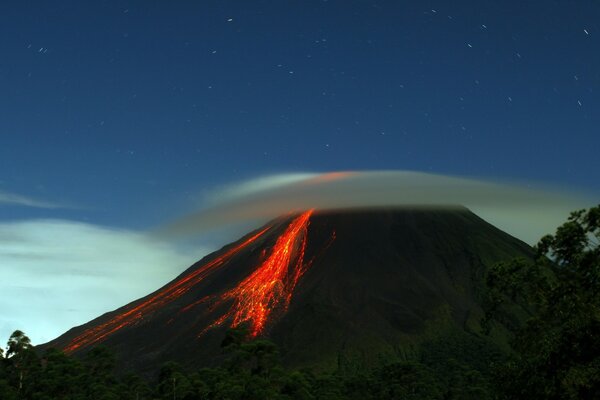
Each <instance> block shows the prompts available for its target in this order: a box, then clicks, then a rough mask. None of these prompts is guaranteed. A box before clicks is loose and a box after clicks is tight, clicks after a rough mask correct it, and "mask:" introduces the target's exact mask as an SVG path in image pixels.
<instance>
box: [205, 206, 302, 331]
mask: <svg viewBox="0 0 600 400" xmlns="http://www.w3.org/2000/svg"><path fill="white" fill-rule="evenodd" d="M312 213H313V210H309V211H306V212H304V213H302V214H300V215H299V216H298V217H296V218H295V219H294V220H293V221H292V222H291V223H290V225H289V226H288V227H287V229H286V230H285V232H284V233H283V234H282V235H281V236H280V237H279V238H278V239H277V242H276V243H275V245H274V246H273V249H272V252H271V254H270V255H269V256H268V258H267V259H266V260H265V261H264V262H263V263H262V264H261V265H260V266H258V267H257V268H256V270H254V272H253V273H252V274H250V275H249V276H248V277H247V278H246V279H244V280H243V281H242V282H240V283H239V284H238V285H237V286H236V287H235V288H233V289H231V290H229V291H227V292H226V293H224V294H223V295H221V296H220V298H219V301H218V302H217V305H219V304H222V303H223V302H226V301H233V304H232V305H231V307H230V308H229V310H228V311H227V312H226V313H225V314H224V315H222V316H221V317H219V318H218V319H217V320H216V321H215V322H214V323H213V324H212V325H210V326H209V327H208V328H207V329H210V328H212V327H215V326H220V325H222V324H223V323H225V321H227V320H229V319H232V322H231V326H232V327H236V326H238V325H240V324H241V323H249V324H250V332H249V333H250V335H251V336H256V335H258V334H260V333H261V332H262V331H263V330H264V328H265V325H266V323H267V320H268V318H269V316H270V315H271V314H272V313H273V312H276V311H280V312H285V311H286V310H287V308H288V306H289V304H290V300H291V298H292V293H293V291H294V288H295V287H296V284H297V283H298V280H299V279H300V277H301V276H302V275H303V274H304V272H305V271H306V267H305V264H304V251H305V249H306V238H307V230H308V223H309V219H310V216H311V215H312Z"/></svg>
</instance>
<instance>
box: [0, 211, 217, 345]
mask: <svg viewBox="0 0 600 400" xmlns="http://www.w3.org/2000/svg"><path fill="white" fill-rule="evenodd" d="M197 250H198V251H197V252H196V253H195V254H193V255H185V254H182V252H181V251H180V250H179V249H176V248H175V247H174V246H173V245H169V244H167V243H164V242H160V241H157V240H156V239H151V238H148V237H147V236H146V235H143V234H141V233H137V232H133V231H126V230H116V229H109V228H103V227H98V226H94V225H89V224H83V223H76V222H70V221H62V220H33V221H21V222H11V223H0V271H1V277H0V278H1V279H0V310H1V312H0V344H3V343H5V341H6V340H7V339H8V336H9V335H10V333H12V331H14V330H15V329H21V330H23V331H24V332H25V333H26V334H27V335H28V336H29V337H30V338H31V339H32V341H33V343H34V344H40V343H43V342H46V341H48V340H51V339H53V338H55V337H57V336H58V335H60V334H62V333H63V332H65V331H66V330H68V329H70V328H71V327H73V326H76V325H81V324H83V323H85V322H87V321H89V320H91V319H92V318H95V317H97V316H99V315H101V314H102V313H104V312H107V311H111V310H113V309H115V308H118V307H121V306H123V305H125V304H126V303H128V302H130V301H132V300H135V299H137V298H139V297H142V296H145V295H147V294H148V293H150V292H152V291H153V290H155V289H157V288H159V287H160V286H162V285H163V284H165V283H167V282H168V281H170V280H171V279H173V278H174V277H175V276H176V275H178V274H179V273H180V272H182V271H183V270H184V269H185V268H187V267H188V266H190V265H191V264H192V263H193V262H195V261H197V260H198V259H200V258H201V257H202V256H203V255H205V254H206V253H207V251H206V250H204V249H197Z"/></svg>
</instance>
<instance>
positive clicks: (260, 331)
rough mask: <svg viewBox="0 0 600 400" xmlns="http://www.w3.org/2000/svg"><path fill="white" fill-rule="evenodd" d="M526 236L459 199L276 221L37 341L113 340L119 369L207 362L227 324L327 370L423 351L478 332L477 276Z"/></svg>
mask: <svg viewBox="0 0 600 400" xmlns="http://www.w3.org/2000/svg"><path fill="white" fill-rule="evenodd" d="M531 254H532V252H531V248H530V247H529V246H527V245H526V244H525V243H523V242H521V241H519V240H517V239H515V238H513V237H511V236H510V235H508V234H506V233H504V232H502V231H500V230H498V229H497V228H495V227H493V226H492V225H490V224H488V223H487V222H485V221H483V220H482V219H480V218H479V217H477V216H476V215H475V214H473V213H472V212H470V211H469V210H467V209H466V208H462V207H448V208H440V209H375V210H360V211H338V212H327V213H320V212H316V211H313V210H309V211H306V212H303V213H299V214H296V215H291V216H285V217H280V218H278V219H276V220H274V221H272V222H270V223H268V224H267V225H265V226H264V227H262V228H260V229H258V230H256V231H254V232H251V233H249V234H247V235H246V236H244V237H243V238H241V239H240V240H238V241H237V242H235V243H232V244H230V245H227V246H225V247H224V248H222V249H221V250H219V251H216V252H214V253H212V254H210V255H208V256H206V257H205V258H203V259H202V260H200V261H199V262H197V263H196V264H194V265H192V266H191V267H190V268H189V269H188V270H186V271H185V272H183V273H182V274H181V275H180V276H178V277H177V278H176V279H174V280H173V281H171V282H170V283H168V284H167V285H165V286H164V287H162V288H160V289H159V290H157V291H156V292H154V293H152V294H150V295H148V296H146V297H144V298H141V299H139V300H137V301H134V302H132V303H130V304H128V305H126V306H124V307H122V308H120V309H118V310H115V311H113V312H110V313H107V314H104V315H102V316H100V317H98V318H96V319H95V320H93V321H91V322H89V323H87V324H85V325H82V326H79V327H76V328H73V329H71V330H70V331H68V332H67V333H65V334H64V335H62V336H60V337H59V338H57V339H55V340H53V341H51V342H49V343H47V344H46V345H44V347H48V346H53V347H58V348H61V349H64V350H65V351H66V352H68V353H75V354H81V353H84V352H86V351H88V350H89V349H90V348H92V347H93V346H95V345H99V344H102V345H105V346H107V347H110V348H112V349H113V350H114V351H115V352H116V353H117V354H118V356H119V359H120V362H121V364H122V367H124V368H132V369H134V370H138V371H145V372H150V371H154V370H156V369H157V368H158V367H159V366H160V365H161V364H162V363H164V362H166V361H177V362H180V363H181V364H183V365H188V366H192V365H194V366H199V365H211V364H215V363H217V362H219V360H220V359H221V358H222V357H223V355H222V349H221V343H222V341H223V339H224V338H225V335H226V331H227V329H228V328H230V327H238V326H244V327H246V328H247V329H248V332H249V335H250V336H252V337H261V336H265V337H268V338H270V339H271V340H273V341H274V342H275V343H277V344H278V345H279V347H280V349H281V352H282V356H283V360H284V362H285V363H286V364H287V365H290V366H318V367H319V368H324V369H330V368H331V369H332V368H336V367H339V365H340V363H342V362H343V360H345V359H353V360H358V362H360V363H364V364H372V363H376V362H377V360H378V359H381V357H385V358H386V359H390V358H392V359H394V358H396V359H399V358H400V359H402V358H406V357H410V354H411V353H413V352H415V351H418V348H419V345H420V343H422V342H423V340H424V338H427V337H431V336H432V335H434V336H435V335H440V334H443V331H446V330H455V331H456V330H458V331H460V332H462V333H463V334H465V335H471V336H473V337H478V336H479V331H480V327H479V319H480V317H481V316H482V312H481V307H480V305H479V298H480V294H481V293H480V291H481V289H482V282H483V276H484V274H485V272H486V270H487V268H488V267H489V266H490V265H492V264H493V263H495V262H498V261H502V260H507V259H511V258H513V257H516V256H524V257H529V256H531Z"/></svg>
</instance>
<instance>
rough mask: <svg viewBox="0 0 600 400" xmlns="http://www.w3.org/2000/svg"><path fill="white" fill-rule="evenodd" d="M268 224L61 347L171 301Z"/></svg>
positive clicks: (89, 340)
mask: <svg viewBox="0 0 600 400" xmlns="http://www.w3.org/2000/svg"><path fill="white" fill-rule="evenodd" d="M268 229H269V228H265V229H263V230H262V231H260V232H258V233H256V234H254V235H252V236H251V237H249V238H248V239H246V240H245V241H244V242H242V243H240V244H239V245H237V246H235V247H233V248H231V249H229V250H228V251H227V252H225V254H223V255H222V256H220V257H217V258H216V259H214V260H211V261H209V262H208V263H206V264H204V265H203V266H201V267H200V268H198V269H197V270H194V271H192V272H191V273H190V274H188V275H186V276H184V277H182V278H180V279H179V280H177V281H175V282H173V283H171V284H169V285H168V286H166V287H165V288H163V289H161V290H160V291H159V292H158V293H156V294H154V295H153V296H152V297H150V298H149V299H147V300H144V301H143V302H141V303H139V304H138V305H136V306H135V307H133V308H131V309H129V310H126V311H123V312H121V313H119V314H118V315H116V316H114V317H112V318H111V319H110V320H109V321H107V322H105V323H103V324H101V325H98V326H96V327H94V328H90V329H88V330H86V331H84V332H83V333H82V334H81V335H79V336H77V337H76V338H75V339H73V340H72V341H71V342H70V343H69V344H68V345H67V346H66V347H65V348H64V351H65V352H68V353H70V352H73V351H75V350H77V349H79V348H81V347H85V346H89V345H91V344H94V343H97V342H99V341H101V340H102V339H104V338H106V337H107V336H109V335H112V334H113V333H115V332H117V331H118V330H119V329H121V328H123V327H125V326H129V325H133V324H135V323H136V322H137V321H139V320H141V319H143V318H144V316H146V315H147V314H148V313H151V312H153V311H155V310H157V309H158V308H160V307H162V306H163V305H165V304H168V303H170V302H172V301H173V300H175V299H177V298H178V297H180V296H181V295H183V294H184V293H186V292H188V291H189V290H190V289H191V288H193V287H194V286H195V285H196V284H198V283H199V282H200V281H202V280H203V279H204V278H205V277H206V276H207V275H208V274H210V273H211V272H213V271H215V270H216V269H218V268H219V267H220V266H222V265H223V264H225V263H226V262H227V261H228V260H229V259H230V258H231V257H232V256H234V255H235V254H237V253H238V252H239V251H240V250H242V249H244V248H245V247H246V246H248V245H249V244H250V243H252V242H254V241H255V240H256V239H258V238H259V237H260V236H262V235H263V234H264V233H265V232H266V231H267V230H268Z"/></svg>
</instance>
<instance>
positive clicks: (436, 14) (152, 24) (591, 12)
mask: <svg viewBox="0 0 600 400" xmlns="http://www.w3.org/2000/svg"><path fill="white" fill-rule="evenodd" d="M451 3H452V4H451V5H450V4H449V2H444V1H439V2H421V1H419V2H400V1H389V2H382V1H378V2H370V1H360V2H358V1H325V2H324V1H319V2H310V1H297V2H290V1H252V2H250V1H236V2H230V1H219V2H211V1H195V2H192V1H180V2H174V1H147V0H144V1H137V2H107V1H95V2H82V1H57V2H43V1H37V2H29V1H27V2H25V1H24V2H11V3H10V4H9V3H5V4H3V5H2V6H1V8H0V89H1V91H2V95H1V96H0V192H5V193H15V194H19V195H23V196H29V197H32V198H36V199H40V200H44V201H49V202H57V203H63V204H69V205H74V206H76V207H75V208H65V209H58V210H51V209H37V208H30V207H17V206H4V207H0V219H2V220H7V219H20V218H25V217H28V218H30V217H59V218H69V219H76V220H83V221H89V222H93V223H98V224H107V225H113V226H123V227H135V228H143V227H149V226H152V225H154V224H156V223H159V222H161V221H164V220H165V219H168V218H171V217H174V216H177V215H179V214H180V213H181V212H182V210H183V209H185V208H189V207H190V203H191V202H192V201H193V200H194V199H198V198H201V195H202V193H204V192H205V191H207V190H210V189H211V188H213V187H215V186H217V185H222V184H224V183H228V182H233V181H239V180H243V179H246V178H250V177H254V176H256V175H262V174H269V173H278V172H294V171H332V170H348V169H411V170H421V171H426V172H436V173H442V174H458V175H467V176H475V177H488V176H491V177H500V178H508V179H519V180H521V181H523V180H524V181H542V182H547V183H550V184H554V185H555V186H559V187H561V186H567V187H578V188H582V189H585V190H589V191H592V192H595V193H598V191H599V190H600V183H599V182H600V156H599V151H600V136H599V133H598V132H600V129H599V127H600V95H599V94H600V22H599V21H600V3H598V2H597V1H584V0H581V1H577V2H570V1H558V2H557V1H549V0H544V1H526V2H523V1H510V2H507V1H481V0H479V1H455V2H451Z"/></svg>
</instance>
